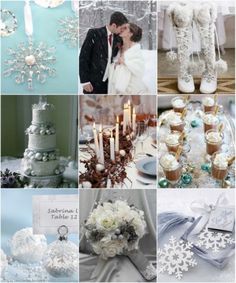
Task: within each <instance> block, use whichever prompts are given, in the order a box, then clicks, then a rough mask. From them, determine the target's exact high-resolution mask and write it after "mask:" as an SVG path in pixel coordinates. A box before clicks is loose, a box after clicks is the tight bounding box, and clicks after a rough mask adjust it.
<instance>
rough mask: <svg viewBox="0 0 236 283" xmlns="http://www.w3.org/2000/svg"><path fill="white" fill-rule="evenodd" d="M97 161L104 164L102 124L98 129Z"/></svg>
mask: <svg viewBox="0 0 236 283" xmlns="http://www.w3.org/2000/svg"><path fill="white" fill-rule="evenodd" d="M99 153H100V154H99V161H100V163H101V164H104V151H103V134H102V125H100V129H99Z"/></svg>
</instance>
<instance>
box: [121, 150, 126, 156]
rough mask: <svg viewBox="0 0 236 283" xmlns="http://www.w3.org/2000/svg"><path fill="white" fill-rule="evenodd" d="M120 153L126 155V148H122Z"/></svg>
mask: <svg viewBox="0 0 236 283" xmlns="http://www.w3.org/2000/svg"><path fill="white" fill-rule="evenodd" d="M120 155H121V156H123V157H124V156H125V155H126V152H125V150H123V149H121V150H120Z"/></svg>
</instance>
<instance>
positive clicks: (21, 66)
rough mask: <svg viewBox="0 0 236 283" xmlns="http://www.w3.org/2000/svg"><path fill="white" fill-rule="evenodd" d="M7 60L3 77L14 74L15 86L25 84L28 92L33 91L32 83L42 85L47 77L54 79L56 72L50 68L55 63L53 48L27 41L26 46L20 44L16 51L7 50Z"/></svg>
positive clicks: (41, 43)
mask: <svg viewBox="0 0 236 283" xmlns="http://www.w3.org/2000/svg"><path fill="white" fill-rule="evenodd" d="M8 53H9V57H10V58H9V59H8V60H6V61H5V65H6V69H5V70H4V72H3V75H4V76H5V77H10V76H11V75H13V74H15V82H16V83H17V84H24V83H26V84H27V86H28V89H29V90H32V89H33V81H34V80H37V81H38V82H39V83H41V84H43V83H45V82H46V80H47V77H55V75H56V70H55V69H54V68H52V67H51V65H52V64H54V63H55V62H56V57H55V56H54V53H55V47H48V46H47V45H46V44H45V43H43V42H40V43H39V44H38V45H36V44H34V43H33V41H32V40H29V43H28V44H25V43H20V44H19V45H18V46H17V49H15V50H14V49H12V48H9V49H8Z"/></svg>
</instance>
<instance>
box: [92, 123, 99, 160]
mask: <svg viewBox="0 0 236 283" xmlns="http://www.w3.org/2000/svg"><path fill="white" fill-rule="evenodd" d="M93 137H94V144H95V152H96V156H97V158H98V159H99V144H98V135H97V130H96V124H95V122H94V124H93Z"/></svg>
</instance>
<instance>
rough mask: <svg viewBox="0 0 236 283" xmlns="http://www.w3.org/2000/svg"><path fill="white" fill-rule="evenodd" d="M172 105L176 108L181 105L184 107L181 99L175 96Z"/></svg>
mask: <svg viewBox="0 0 236 283" xmlns="http://www.w3.org/2000/svg"><path fill="white" fill-rule="evenodd" d="M172 105H173V107H176V108H182V107H185V105H186V103H185V102H184V100H183V99H181V98H177V99H175V100H173V101H172Z"/></svg>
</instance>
